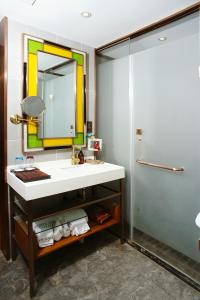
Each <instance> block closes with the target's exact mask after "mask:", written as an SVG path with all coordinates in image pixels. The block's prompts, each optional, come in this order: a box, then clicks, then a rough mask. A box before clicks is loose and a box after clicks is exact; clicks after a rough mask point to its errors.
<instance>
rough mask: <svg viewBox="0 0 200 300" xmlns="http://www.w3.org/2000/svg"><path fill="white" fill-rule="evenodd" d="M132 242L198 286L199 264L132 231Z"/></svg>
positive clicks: (199, 281)
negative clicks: (188, 277) (189, 278)
mask: <svg viewBox="0 0 200 300" xmlns="http://www.w3.org/2000/svg"><path fill="white" fill-rule="evenodd" d="M133 234H134V241H135V242H137V243H138V244H139V245H140V246H142V247H144V248H146V249H147V250H149V251H151V252H152V253H154V254H155V255H157V256H158V257H159V258H161V259H163V260H165V261H166V262H167V263H169V264H171V265H172V266H174V267H175V268H176V269H178V270H180V271H181V272H183V273H185V274H187V276H190V277H191V278H192V279H193V280H194V281H196V282H197V283H199V284H200V263H197V262H196V261H194V260H192V259H191V258H189V257H188V256H185V255H184V254H182V253H180V252H178V251H176V250H174V249H172V248H171V247H169V246H167V245H166V244H163V243H161V242H159V241H158V240H156V239H154V238H152V237H150V236H149V235H147V234H145V233H143V232H141V231H140V230H137V229H134V233H133Z"/></svg>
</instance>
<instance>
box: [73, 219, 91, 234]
mask: <svg viewBox="0 0 200 300" xmlns="http://www.w3.org/2000/svg"><path fill="white" fill-rule="evenodd" d="M87 220H88V218H82V219H79V220H76V221H73V222H70V224H69V228H70V231H71V235H72V236H74V235H75V236H79V235H81V234H84V233H86V232H87V231H89V230H90V227H89V225H88V223H87Z"/></svg>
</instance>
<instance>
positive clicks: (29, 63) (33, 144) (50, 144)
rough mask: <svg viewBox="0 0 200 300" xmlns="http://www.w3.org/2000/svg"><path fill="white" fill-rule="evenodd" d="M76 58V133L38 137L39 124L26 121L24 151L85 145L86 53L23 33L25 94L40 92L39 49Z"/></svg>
mask: <svg viewBox="0 0 200 300" xmlns="http://www.w3.org/2000/svg"><path fill="white" fill-rule="evenodd" d="M38 51H43V52H46V53H50V54H54V55H58V56H61V57H66V58H73V59H74V60H76V61H77V79H76V84H77V94H76V137H75V138H52V139H51V138H50V139H39V138H38V136H37V130H38V128H37V124H33V123H31V122H30V123H28V124H27V125H26V124H24V125H23V127H24V128H23V144H24V152H30V151H43V150H48V149H52V148H58V149H59V148H63V147H64V148H66V147H71V146H72V145H82V146H84V145H85V128H86V126H85V124H86V111H85V110H86V93H85V84H86V53H85V52H82V51H77V50H74V49H71V48H67V47H63V46H60V45H57V44H53V43H52V42H48V41H45V40H42V39H38V38H35V37H32V36H28V35H24V93H23V94H24V95H23V96H24V98H25V97H26V96H36V95H37V52H38Z"/></svg>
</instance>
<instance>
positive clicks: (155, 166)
mask: <svg viewBox="0 0 200 300" xmlns="http://www.w3.org/2000/svg"><path fill="white" fill-rule="evenodd" d="M136 162H137V163H138V164H141V165H145V166H148V167H154V168H159V169H164V170H168V171H172V172H183V171H184V168H183V167H181V168H175V167H169V166H165V165H158V164H154V163H150V162H146V161H144V160H139V159H138V160H136Z"/></svg>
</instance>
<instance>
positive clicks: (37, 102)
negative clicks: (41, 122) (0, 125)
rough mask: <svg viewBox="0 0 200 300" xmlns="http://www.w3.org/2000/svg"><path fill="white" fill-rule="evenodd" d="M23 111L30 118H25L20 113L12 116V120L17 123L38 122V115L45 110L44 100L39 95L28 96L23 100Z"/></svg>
mask: <svg viewBox="0 0 200 300" xmlns="http://www.w3.org/2000/svg"><path fill="white" fill-rule="evenodd" d="M21 109H22V112H23V113H24V114H25V115H27V116H28V117H29V118H23V117H21V116H19V115H17V114H16V115H13V116H11V117H10V121H11V122H12V123H13V124H15V125H17V124H20V123H23V122H34V123H35V122H38V117H39V115H41V114H42V113H43V112H44V110H45V103H44V101H43V100H42V99H41V98H40V97H38V96H28V97H26V98H25V99H23V100H22V102H21Z"/></svg>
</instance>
